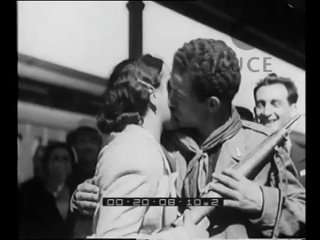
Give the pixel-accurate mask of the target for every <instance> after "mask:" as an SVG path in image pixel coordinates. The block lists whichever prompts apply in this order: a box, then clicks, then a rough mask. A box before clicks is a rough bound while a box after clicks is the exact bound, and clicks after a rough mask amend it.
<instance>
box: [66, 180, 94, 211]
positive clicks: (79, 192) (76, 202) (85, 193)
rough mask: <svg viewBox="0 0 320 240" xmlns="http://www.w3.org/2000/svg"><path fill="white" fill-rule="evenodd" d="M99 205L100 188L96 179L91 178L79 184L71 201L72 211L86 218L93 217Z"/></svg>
mask: <svg viewBox="0 0 320 240" xmlns="http://www.w3.org/2000/svg"><path fill="white" fill-rule="evenodd" d="M98 203H99V188H98V187H97V186H96V185H95V179H94V178H90V179H87V180H85V181H84V182H83V183H81V184H79V185H78V186H77V188H76V190H75V191H74V192H73V194H72V196H71V199H70V211H71V212H72V213H74V212H76V211H78V212H80V213H81V214H83V215H85V216H93V214H94V211H95V209H96V207H97V206H98Z"/></svg>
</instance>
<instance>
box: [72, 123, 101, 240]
mask: <svg viewBox="0 0 320 240" xmlns="http://www.w3.org/2000/svg"><path fill="white" fill-rule="evenodd" d="M66 141H67V143H68V144H69V145H70V146H71V147H72V149H73V150H74V152H75V155H76V164H75V167H74V171H73V172H72V174H71V177H70V185H71V189H72V191H74V189H75V188H76V187H77V185H78V184H80V183H82V182H83V181H84V180H86V179H88V178H92V177H93V175H94V172H95V168H96V164H97V159H98V153H99V151H100V148H101V146H102V137H101V136H100V134H99V132H98V131H97V130H96V129H95V128H92V127H89V126H80V127H78V128H76V129H75V130H73V131H71V132H70V133H69V134H68V135H67V138H66ZM71 212H72V215H73V217H74V218H75V224H74V229H73V237H74V238H85V237H86V236H88V235H90V234H91V233H92V217H87V216H85V215H81V214H78V213H77V212H75V211H72V209H71Z"/></svg>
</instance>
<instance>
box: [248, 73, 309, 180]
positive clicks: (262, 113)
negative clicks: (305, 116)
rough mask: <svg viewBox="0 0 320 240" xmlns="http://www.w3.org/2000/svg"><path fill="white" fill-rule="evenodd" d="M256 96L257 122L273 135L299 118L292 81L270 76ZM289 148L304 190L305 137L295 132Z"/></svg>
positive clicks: (294, 86)
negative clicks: (296, 117) (292, 119)
mask: <svg viewBox="0 0 320 240" xmlns="http://www.w3.org/2000/svg"><path fill="white" fill-rule="evenodd" d="M253 92H254V100H255V108H254V112H255V118H256V121H257V122H258V123H261V124H263V125H265V126H266V127H268V128H270V129H272V130H273V131H276V130H278V129H280V128H281V127H283V126H284V125H285V124H286V123H287V122H288V121H289V120H290V119H291V118H292V117H294V116H295V115H296V114H297V106H296V104H297V101H298V91H297V87H296V85H295V84H294V82H293V81H292V80H291V79H290V78H285V77H279V76H277V74H275V73H271V74H269V75H268V76H267V77H265V78H264V79H262V80H260V81H259V82H258V83H257V85H256V87H255V88H254V91H253ZM286 146H287V148H288V151H289V152H290V156H291V158H292V160H293V162H294V164H295V167H296V168H297V171H298V175H299V181H300V182H301V183H302V184H303V186H305V174H306V170H305V134H303V133H299V132H296V131H292V132H291V133H290V136H289V139H288V141H287V143H286Z"/></svg>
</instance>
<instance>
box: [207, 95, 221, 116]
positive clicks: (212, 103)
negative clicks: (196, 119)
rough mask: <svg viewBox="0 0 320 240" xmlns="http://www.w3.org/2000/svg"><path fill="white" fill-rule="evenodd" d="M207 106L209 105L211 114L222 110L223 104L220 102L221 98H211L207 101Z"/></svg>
mask: <svg viewBox="0 0 320 240" xmlns="http://www.w3.org/2000/svg"><path fill="white" fill-rule="evenodd" d="M207 104H208V108H209V112H212V113H214V112H217V111H218V109H219V108H220V105H221V102H220V100H219V98H217V97H214V96H211V97H209V98H208V99H207Z"/></svg>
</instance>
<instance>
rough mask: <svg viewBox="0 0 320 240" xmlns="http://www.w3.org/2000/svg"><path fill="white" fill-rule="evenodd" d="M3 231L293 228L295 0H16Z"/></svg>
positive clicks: (287, 235) (76, 235)
mask: <svg viewBox="0 0 320 240" xmlns="http://www.w3.org/2000/svg"><path fill="white" fill-rule="evenodd" d="M16 11H17V76H18V100H17V124H18V126H17V152H18V154H17V185H18V186H17V188H18V205H19V207H18V218H19V219H18V223H19V224H18V234H19V239H86V238H89V239H170V240H171V239H175V240H188V239H190V240H191V239H196V240H202V239H262V238H263V239H278V238H282V239H305V238H306V237H307V231H306V185H305V184H306V180H305V179H306V174H307V169H306V166H305V161H306V159H305V156H306V152H305V148H306V115H305V113H306V64H305V32H306V30H305V17H306V14H305V0H260V1H253V0H195V1H17V2H16Z"/></svg>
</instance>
